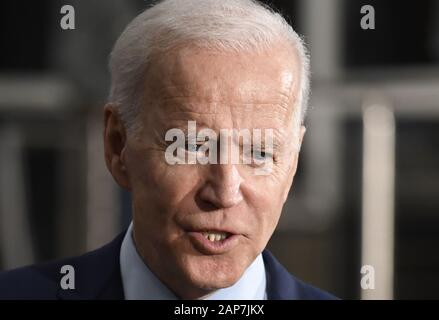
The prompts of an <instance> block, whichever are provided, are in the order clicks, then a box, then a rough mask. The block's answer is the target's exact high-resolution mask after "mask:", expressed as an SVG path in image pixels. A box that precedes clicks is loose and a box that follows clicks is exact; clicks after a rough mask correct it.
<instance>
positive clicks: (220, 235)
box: [203, 231, 231, 242]
mask: <svg viewBox="0 0 439 320" xmlns="http://www.w3.org/2000/svg"><path fill="white" fill-rule="evenodd" d="M230 236H231V234H230V233H228V232H217V231H206V232H203V237H205V238H206V239H207V240H209V241H211V242H214V241H221V240H225V239H227V238H228V237H230Z"/></svg>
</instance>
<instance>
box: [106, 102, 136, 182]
mask: <svg viewBox="0 0 439 320" xmlns="http://www.w3.org/2000/svg"><path fill="white" fill-rule="evenodd" d="M126 147H127V135H126V130H125V126H124V125H123V123H122V121H121V119H120V116H119V113H118V111H117V109H116V108H115V107H114V106H113V105H111V104H107V105H106V106H105V108H104V150H105V163H106V165H107V168H108V170H109V171H110V173H111V175H112V176H113V178H114V180H116V182H117V183H118V184H119V185H120V186H121V187H122V188H125V189H128V190H130V188H131V186H130V182H129V177H128V172H127V169H126V165H125V159H124V158H125V153H126Z"/></svg>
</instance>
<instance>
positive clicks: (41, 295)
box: [0, 233, 336, 300]
mask: <svg viewBox="0 0 439 320" xmlns="http://www.w3.org/2000/svg"><path fill="white" fill-rule="evenodd" d="M124 235H125V233H122V234H120V235H119V236H118V237H116V239H114V240H113V241H112V242H110V243H109V244H107V245H106V246H104V247H102V248H100V249H97V250H95V251H92V252H89V253H87V254H84V255H82V256H79V257H73V258H68V259H63V260H58V261H55V262H49V263H45V264H40V265H33V266H27V267H22V268H19V269H15V270H11V271H6V272H3V273H0V299H86V300H88V299H124V294H123V287H122V279H121V274H120V264H119V253H120V246H121V244H122V240H123V237H124ZM262 255H263V259H264V263H265V268H266V272H267V298H268V299H277V300H280V299H282V300H283V299H335V298H336V297H334V296H332V295H330V294H329V293H326V292H324V291H321V290H319V289H317V288H314V287H312V286H310V285H308V284H305V283H303V282H302V281H300V280H298V279H296V278H295V277H293V276H292V275H291V274H289V273H288V271H287V270H285V268H284V267H282V265H281V264H280V263H279V262H278V261H277V260H276V259H275V258H274V257H273V255H272V254H271V253H270V252H269V251H267V250H265V251H264V252H263V254H262ZM63 265H72V266H73V267H74V269H75V289H74V290H63V289H62V288H61V286H60V280H61V277H62V276H63V274H61V273H60V270H61V267H62V266H63Z"/></svg>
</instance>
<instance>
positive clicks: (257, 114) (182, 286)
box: [122, 46, 304, 298]
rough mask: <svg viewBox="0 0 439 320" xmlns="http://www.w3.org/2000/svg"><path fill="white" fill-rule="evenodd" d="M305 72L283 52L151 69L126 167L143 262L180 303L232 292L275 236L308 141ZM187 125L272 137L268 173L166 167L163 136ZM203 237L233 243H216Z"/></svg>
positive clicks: (191, 54) (186, 53) (194, 58)
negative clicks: (300, 113) (302, 91)
mask: <svg viewBox="0 0 439 320" xmlns="http://www.w3.org/2000/svg"><path fill="white" fill-rule="evenodd" d="M299 70H300V67H299V63H298V61H297V56H296V54H295V51H294V50H293V49H290V48H285V47H283V46H279V47H276V48H273V50H270V51H267V52H265V53H258V54H236V53H213V52H209V51H207V50H201V49H189V48H186V49H180V50H178V51H174V52H173V53H171V54H167V55H164V56H162V57H161V58H159V59H157V60H156V62H155V63H154V64H153V65H152V66H150V67H149V69H148V71H147V76H146V80H145V86H144V92H145V94H144V96H145V99H144V101H145V102H144V106H143V109H142V111H141V114H140V117H139V120H140V123H141V129H140V131H139V132H138V134H136V135H133V136H130V135H128V136H127V138H126V143H125V146H124V150H123V157H122V160H123V162H124V165H125V167H126V168H125V169H124V170H126V171H125V172H126V176H127V187H128V188H129V189H130V190H131V191H132V195H133V223H134V240H135V243H136V246H137V249H138V251H139V254H140V255H141V256H142V258H143V259H144V261H145V262H146V263H147V265H148V266H149V267H150V269H151V270H152V271H153V272H154V273H155V274H156V275H157V276H158V277H159V278H160V279H161V280H162V281H163V282H164V283H165V284H166V285H167V286H168V287H170V288H171V289H172V290H173V291H174V292H175V293H176V294H177V295H179V296H180V297H183V298H196V297H199V296H201V295H203V294H206V293H209V292H211V291H213V290H216V289H219V288H224V287H228V286H231V285H233V284H234V283H235V282H236V281H237V280H238V279H239V278H240V277H241V276H242V274H243V272H244V271H245V269H246V268H247V267H248V266H249V265H250V264H251V263H252V262H253V261H254V259H255V258H256V257H257V255H258V254H259V253H261V251H262V250H263V249H264V248H265V246H266V244H267V242H268V240H269V238H270V237H271V235H272V233H273V231H274V229H275V227H276V225H277V223H278V220H279V216H280V213H281V210H282V206H283V204H284V202H285V198H286V196H287V194H288V191H289V188H290V186H291V183H292V180H293V177H294V174H295V171H296V165H297V156H298V154H297V149H296V148H297V147H298V146H299V145H300V143H301V139H302V136H303V133H304V130H303V128H295V127H294V125H293V123H294V121H293V120H294V119H293V118H294V117H295V112H296V111H297V110H294V108H296V107H297V104H296V99H297V95H298V90H299V87H298V84H299ZM188 121H196V125H197V130H200V129H203V128H210V129H212V130H214V131H215V132H217V133H219V131H220V129H232V128H234V129H249V130H250V132H252V130H253V129H261V130H262V132H264V131H263V130H264V129H273V132H274V137H273V142H274V150H273V166H272V170H271V172H270V173H269V174H268V175H255V170H254V169H255V168H254V165H252V164H208V165H202V164H192V165H191V164H186V165H184V164H179V165H170V164H168V163H167V162H166V160H165V151H166V148H167V146H168V145H169V142H166V141H165V133H166V132H167V130H169V129H171V128H180V129H182V130H185V129H186V128H187V125H188ZM294 133H296V135H294ZM218 136H219V135H218ZM185 152H190V151H185ZM219 152H221V151H219ZM206 232H216V233H222V234H224V235H227V238H226V239H224V240H222V241H219V242H215V243H210V240H209V239H207V238H206V237H205V236H206Z"/></svg>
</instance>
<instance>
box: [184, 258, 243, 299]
mask: <svg viewBox="0 0 439 320" xmlns="http://www.w3.org/2000/svg"><path fill="white" fill-rule="evenodd" d="M247 261H248V262H247ZM186 262H187V263H186V265H185V266H184V269H185V273H186V274H187V276H188V280H189V282H190V283H191V284H192V286H194V287H196V288H199V289H202V290H209V291H212V290H218V289H222V288H227V287H230V286H232V285H234V284H235V283H236V282H237V281H238V280H239V279H240V278H241V276H242V275H243V274H244V271H245V270H246V269H247V267H248V266H249V265H250V261H249V260H248V259H245V258H244V257H242V254H241V255H240V257H239V258H237V257H233V256H229V255H211V256H208V255H202V256H200V255H197V256H191V257H188V258H187V261H186Z"/></svg>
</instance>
